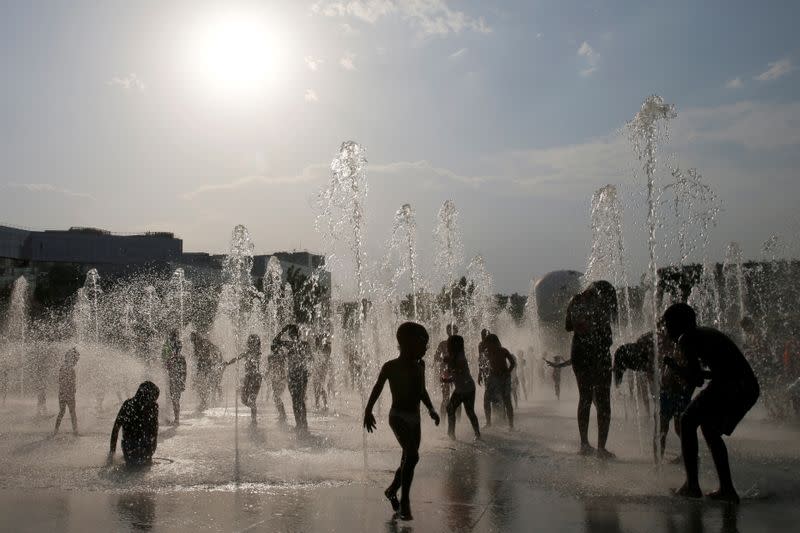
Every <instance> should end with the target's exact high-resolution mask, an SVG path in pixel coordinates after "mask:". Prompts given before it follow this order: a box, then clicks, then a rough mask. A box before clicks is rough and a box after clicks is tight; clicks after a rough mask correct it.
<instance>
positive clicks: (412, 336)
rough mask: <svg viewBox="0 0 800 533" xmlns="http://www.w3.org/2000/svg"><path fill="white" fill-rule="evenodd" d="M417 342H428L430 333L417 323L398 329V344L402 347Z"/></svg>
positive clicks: (409, 323) (402, 325) (406, 323)
mask: <svg viewBox="0 0 800 533" xmlns="http://www.w3.org/2000/svg"><path fill="white" fill-rule="evenodd" d="M417 341H422V342H424V343H427V342H428V331H427V330H426V329H425V327H424V326H422V325H420V324H417V323H416V322H403V323H402V324H400V327H399V328H397V343H398V344H399V345H400V346H408V345H409V344H411V343H414V342H417Z"/></svg>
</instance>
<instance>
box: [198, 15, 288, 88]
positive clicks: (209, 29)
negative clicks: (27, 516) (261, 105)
mask: <svg viewBox="0 0 800 533" xmlns="http://www.w3.org/2000/svg"><path fill="white" fill-rule="evenodd" d="M268 22H269V21H268V20H266V18H265V17H264V16H263V15H262V14H261V13H252V14H251V13H244V12H242V13H216V14H214V15H213V16H207V17H204V18H201V19H199V20H198V21H197V23H196V24H195V26H194V27H193V28H192V32H191V34H190V39H189V40H188V43H187V45H188V46H187V51H186V52H187V55H188V63H189V67H190V70H191V74H192V76H193V77H194V78H195V79H196V80H197V81H198V82H199V83H200V84H202V85H203V86H205V87H207V88H209V89H211V90H214V91H218V92H222V93H224V94H226V95H232V96H244V95H246V94H248V93H255V92H258V91H259V90H261V89H263V88H264V87H266V86H267V85H268V84H269V83H271V82H272V81H274V80H275V79H276V78H278V77H279V76H280V75H281V69H282V66H283V65H282V64H281V63H282V61H281V56H282V49H281V42H280V41H281V40H280V38H279V35H278V34H277V33H276V31H275V30H274V29H273V28H271V27H270V26H269V24H268Z"/></svg>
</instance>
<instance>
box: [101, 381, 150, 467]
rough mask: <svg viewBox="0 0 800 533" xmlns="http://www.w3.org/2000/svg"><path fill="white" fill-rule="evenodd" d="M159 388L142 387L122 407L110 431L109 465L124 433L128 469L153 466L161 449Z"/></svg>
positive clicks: (146, 382) (123, 442) (124, 449)
mask: <svg viewBox="0 0 800 533" xmlns="http://www.w3.org/2000/svg"><path fill="white" fill-rule="evenodd" d="M158 394H159V390H158V387H157V386H156V385H155V383H153V382H152V381H145V382H144V383H142V384H141V385H139V390H137V391H136V395H134V397H133V398H130V399H128V400H125V401H124V402H123V403H122V407H120V410H119V413H118V414H117V418H116V420H114V429H112V430H111V449H110V451H109V453H108V459H109V462H111V460H112V458H113V457H114V452H115V451H116V450H117V437H118V435H119V430H120V429H122V455H123V456H124V457H125V462H126V463H127V464H128V466H139V465H143V464H147V463H150V462H151V461H152V459H153V454H154V453H155V452H156V447H157V446H158V403H157V402H158Z"/></svg>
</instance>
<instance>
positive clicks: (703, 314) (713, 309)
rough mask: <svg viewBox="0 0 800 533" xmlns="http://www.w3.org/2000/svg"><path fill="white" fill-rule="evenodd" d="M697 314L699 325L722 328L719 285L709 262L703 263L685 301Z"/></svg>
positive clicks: (712, 266) (714, 270)
mask: <svg viewBox="0 0 800 533" xmlns="http://www.w3.org/2000/svg"><path fill="white" fill-rule="evenodd" d="M686 303H688V304H689V305H691V306H692V308H693V309H694V310H695V311H696V312H697V320H698V322H699V323H700V324H711V325H712V326H713V327H715V328H717V329H720V328H722V324H723V318H722V306H721V305H720V298H719V283H718V282H717V275H716V269H715V268H714V265H713V264H711V262H710V261H708V260H706V261H705V262H704V263H703V269H702V270H701V272H700V279H699V281H698V282H697V284H695V286H694V287H692V291H691V293H690V294H689V298H688V300H687V301H686Z"/></svg>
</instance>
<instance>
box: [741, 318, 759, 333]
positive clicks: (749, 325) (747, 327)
mask: <svg viewBox="0 0 800 533" xmlns="http://www.w3.org/2000/svg"><path fill="white" fill-rule="evenodd" d="M739 325H740V326H741V327H742V331H744V332H745V333H750V332H751V331H753V330H754V329H755V327H756V323H755V322H754V321H753V319H752V318H751V317H749V316H746V317H744V318H743V319H742V321H741V322H740V323H739Z"/></svg>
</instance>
